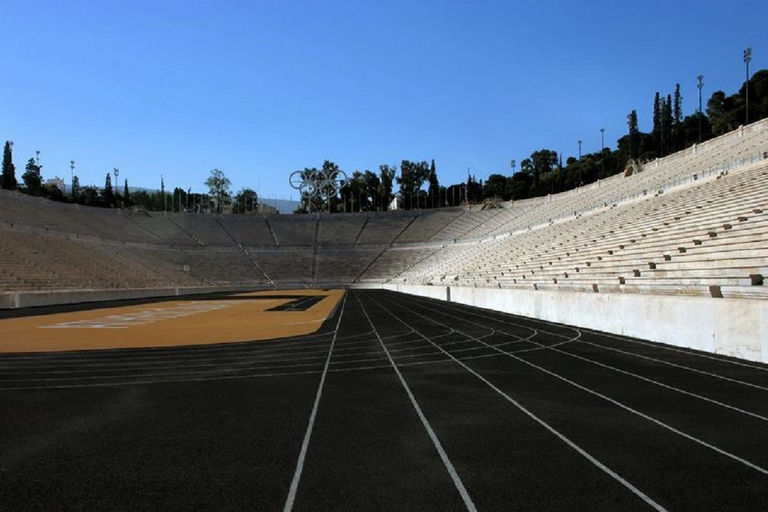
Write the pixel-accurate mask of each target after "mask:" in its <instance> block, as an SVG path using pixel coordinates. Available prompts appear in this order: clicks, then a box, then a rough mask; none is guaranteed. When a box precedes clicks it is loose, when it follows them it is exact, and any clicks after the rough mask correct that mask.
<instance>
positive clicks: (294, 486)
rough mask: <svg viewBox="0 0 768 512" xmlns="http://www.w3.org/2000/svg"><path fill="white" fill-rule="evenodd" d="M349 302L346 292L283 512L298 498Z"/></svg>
mask: <svg viewBox="0 0 768 512" xmlns="http://www.w3.org/2000/svg"><path fill="white" fill-rule="evenodd" d="M346 304H347V295H346V294H344V302H342V304H341V311H340V312H339V319H338V321H337V322H336V329H335V331H334V333H333V339H332V340H331V346H330V347H328V356H327V357H326V358H325V366H324V367H323V373H322V375H321V376H320V383H319V384H318V386H317V394H316V395H315V403H314V405H313V406H312V412H311V413H310V415H309V423H308V424H307V431H306V433H305V434H304V440H303V441H302V443H301V451H300V452H299V459H298V460H297V461H296V471H295V472H294V474H293V479H292V480H291V487H290V489H289V490H288V496H287V497H286V500H285V506H284V507H283V512H290V511H291V510H293V503H294V501H295V500H296V492H297V491H298V489H299V482H300V480H301V473H302V472H303V471H304V461H305V460H306V457H307V450H308V449H309V440H310V438H311V437H312V430H313V429H314V427H315V418H316V417H317V410H318V408H319V407H320V398H321V397H322V396H323V389H324V388H325V378H326V376H327V375H328V368H329V366H330V364H331V354H333V347H334V345H335V344H336V337H337V336H338V334H339V326H340V325H341V319H342V318H343V317H344V310H345V306H346Z"/></svg>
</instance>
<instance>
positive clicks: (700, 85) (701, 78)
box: [696, 75, 704, 144]
mask: <svg viewBox="0 0 768 512" xmlns="http://www.w3.org/2000/svg"><path fill="white" fill-rule="evenodd" d="M696 80H697V81H698V83H697V84H696V87H698V88H699V144H701V90H702V89H703V88H704V75H699V76H697V77H696Z"/></svg>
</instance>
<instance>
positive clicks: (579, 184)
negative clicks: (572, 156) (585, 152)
mask: <svg viewBox="0 0 768 512" xmlns="http://www.w3.org/2000/svg"><path fill="white" fill-rule="evenodd" d="M578 186H579V187H580V186H581V141H579V183H578Z"/></svg>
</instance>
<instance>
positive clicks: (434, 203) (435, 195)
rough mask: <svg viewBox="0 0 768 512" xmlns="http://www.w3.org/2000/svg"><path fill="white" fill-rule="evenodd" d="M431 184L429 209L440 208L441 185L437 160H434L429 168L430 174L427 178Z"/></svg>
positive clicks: (428, 192)
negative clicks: (436, 165) (438, 177)
mask: <svg viewBox="0 0 768 512" xmlns="http://www.w3.org/2000/svg"><path fill="white" fill-rule="evenodd" d="M427 181H428V182H429V188H428V190H427V194H428V203H429V205H428V206H429V208H439V207H441V206H442V204H441V203H440V183H439V182H438V181H437V170H436V169H435V159H434V158H433V159H432V163H431V164H430V166H429V174H428V176H427Z"/></svg>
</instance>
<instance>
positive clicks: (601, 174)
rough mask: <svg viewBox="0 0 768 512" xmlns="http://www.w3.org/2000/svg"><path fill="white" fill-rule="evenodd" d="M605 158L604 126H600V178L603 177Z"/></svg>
mask: <svg viewBox="0 0 768 512" xmlns="http://www.w3.org/2000/svg"><path fill="white" fill-rule="evenodd" d="M603 160H605V128H600V179H601V180H602V179H604V178H605V166H604V165H603Z"/></svg>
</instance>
